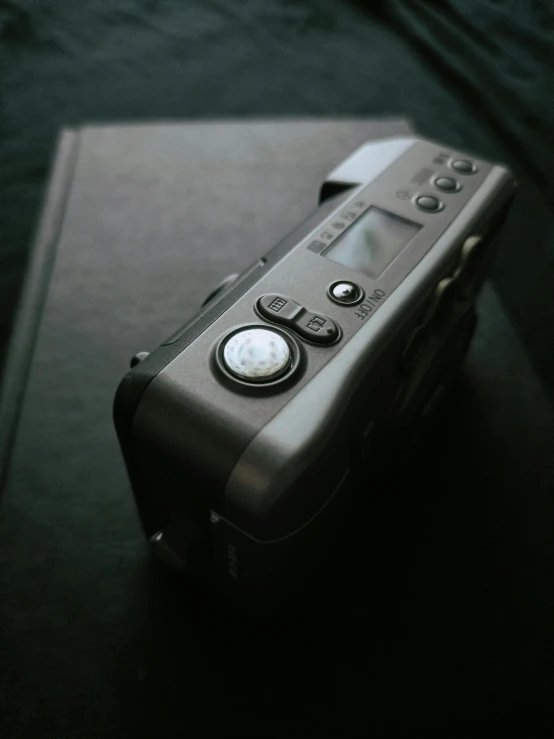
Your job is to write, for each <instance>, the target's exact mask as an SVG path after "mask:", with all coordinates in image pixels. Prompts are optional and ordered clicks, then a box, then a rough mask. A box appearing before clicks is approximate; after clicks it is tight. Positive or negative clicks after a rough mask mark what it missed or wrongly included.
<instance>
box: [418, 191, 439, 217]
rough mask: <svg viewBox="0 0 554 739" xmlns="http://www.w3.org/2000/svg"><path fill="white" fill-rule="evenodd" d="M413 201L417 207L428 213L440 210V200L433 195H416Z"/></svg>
mask: <svg viewBox="0 0 554 739" xmlns="http://www.w3.org/2000/svg"><path fill="white" fill-rule="evenodd" d="M414 202H415V204H416V205H417V207H418V208H420V209H421V210H426V211H428V212H429V213H436V212H437V211H439V210H442V203H441V201H440V200H439V199H438V198H436V197H435V196H434V195H418V197H417V198H416V199H415V201H414Z"/></svg>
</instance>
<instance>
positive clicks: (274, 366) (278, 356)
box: [223, 328, 291, 382]
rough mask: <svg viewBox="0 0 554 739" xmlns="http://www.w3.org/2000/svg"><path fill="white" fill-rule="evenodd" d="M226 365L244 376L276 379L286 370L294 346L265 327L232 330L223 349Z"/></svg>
mask: <svg viewBox="0 0 554 739" xmlns="http://www.w3.org/2000/svg"><path fill="white" fill-rule="evenodd" d="M223 361H224V363H225V366H226V367H227V369H228V370H229V371H230V372H232V373H233V374H234V375H236V376H237V377H239V378H240V379H241V380H245V381H247V382H248V381H250V382H263V381H264V380H267V381H269V380H274V379H276V378H277V377H278V376H279V375H282V374H283V372H285V371H286V370H287V369H288V367H289V365H290V361H291V350H290V348H289V345H288V344H287V342H286V341H285V339H283V337H282V336H280V335H279V334H277V333H275V332H274V331H270V330H269V329H266V328H248V329H244V330H243V331H239V332H237V333H236V334H233V336H231V338H230V339H229V340H228V341H227V343H226V344H225V347H224V349H223Z"/></svg>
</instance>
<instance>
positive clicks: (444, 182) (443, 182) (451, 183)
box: [433, 177, 460, 192]
mask: <svg viewBox="0 0 554 739" xmlns="http://www.w3.org/2000/svg"><path fill="white" fill-rule="evenodd" d="M433 185H434V186H435V187H436V188H437V189H438V190H442V191H443V192H456V190H459V189H460V185H459V183H458V181H457V180H455V179H454V178H453V177H435V179H434V180H433Z"/></svg>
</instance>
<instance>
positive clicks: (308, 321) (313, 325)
mask: <svg viewBox="0 0 554 739" xmlns="http://www.w3.org/2000/svg"><path fill="white" fill-rule="evenodd" d="M257 305H258V311H259V312H260V314H261V315H262V316H263V317H264V318H267V319H268V320H269V321H273V322H274V323H280V324H281V325H283V326H287V328H290V329H291V330H292V331H294V332H295V333H297V334H298V335H299V336H301V337H302V338H303V339H307V340H308V341H311V342H313V343H314V344H332V343H334V342H335V341H337V339H339V338H340V329H339V327H338V326H337V324H336V323H335V322H334V321H333V320H332V319H331V318H329V317H328V316H323V315H320V314H318V313H313V312H312V311H309V310H307V309H306V308H304V306H302V305H300V304H299V303H297V302H296V301H295V300H291V299H290V298H288V297H286V296H284V295H264V296H263V297H261V298H260V299H259V300H258V304H257Z"/></svg>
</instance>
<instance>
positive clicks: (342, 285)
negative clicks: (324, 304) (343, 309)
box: [329, 281, 364, 305]
mask: <svg viewBox="0 0 554 739" xmlns="http://www.w3.org/2000/svg"><path fill="white" fill-rule="evenodd" d="M363 296H364V293H363V290H362V289H361V287H358V285H355V284H354V283H353V282H346V281H344V282H333V284H332V285H331V287H330V288H329V297H330V298H331V300H333V301H334V302H335V303H339V304H340V305H354V304H355V303H358V302H359V301H360V300H361V299H362V298H363Z"/></svg>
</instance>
